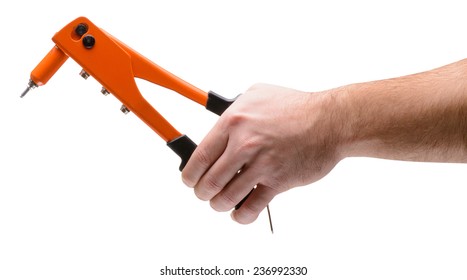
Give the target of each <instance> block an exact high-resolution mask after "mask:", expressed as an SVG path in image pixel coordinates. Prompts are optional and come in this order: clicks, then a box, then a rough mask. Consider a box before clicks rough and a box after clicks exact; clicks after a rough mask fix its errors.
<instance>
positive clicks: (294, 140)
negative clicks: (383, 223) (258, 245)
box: [182, 84, 342, 224]
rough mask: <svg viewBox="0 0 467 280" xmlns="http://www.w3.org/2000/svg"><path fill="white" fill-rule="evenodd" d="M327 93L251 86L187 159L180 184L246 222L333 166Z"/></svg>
mask: <svg viewBox="0 0 467 280" xmlns="http://www.w3.org/2000/svg"><path fill="white" fill-rule="evenodd" d="M332 95H333V94H332V93H329V92H328V93H326V94H325V93H306V92H301V91H297V90H292V89H288V88H283V87H277V86H271V85H262V84H258V85H255V86H253V87H251V88H250V89H249V90H248V91H247V92H245V93H244V94H242V95H241V96H240V97H239V98H238V99H237V101H236V102H235V103H234V104H233V105H232V106H231V107H230V108H229V109H228V110H227V111H226V112H225V113H224V114H223V115H222V116H221V118H220V119H219V121H218V122H217V124H216V125H215V126H214V128H213V129H212V130H211V131H210V132H209V134H208V135H207V136H206V137H205V139H204V140H203V141H202V142H201V143H200V145H199V146H198V148H197V149H196V150H195V152H194V153H193V155H192V156H191V159H190V161H189V162H188V164H187V165H186V166H185V168H184V170H183V173H182V178H183V181H184V182H185V184H187V185H188V186H190V187H194V191H195V194H196V195H197V196H198V197H199V198H200V199H202V200H210V202H211V206H212V208H214V209H215V210H217V211H229V210H231V209H233V208H234V207H235V205H236V204H238V203H239V202H240V201H241V200H242V199H243V198H244V197H245V196H247V195H248V193H249V192H250V191H251V190H252V189H253V188H254V187H255V186H257V187H256V189H255V190H254V191H253V192H252V194H251V195H250V196H249V197H248V199H247V200H246V201H245V202H244V204H243V205H242V207H241V208H240V209H238V210H236V211H234V212H232V218H233V219H234V220H236V221H237V222H239V223H243V224H247V223H251V222H253V221H254V220H256V218H257V217H258V215H259V213H260V212H261V211H262V210H263V209H264V208H265V207H266V205H267V204H268V203H269V202H270V201H271V200H272V199H273V198H274V196H275V195H277V194H278V193H281V192H283V191H286V190H288V189H290V188H292V187H295V186H300V185H305V184H309V183H311V182H314V181H317V180H319V179H320V178H322V177H323V176H325V175H326V174H327V173H328V172H329V171H330V170H331V169H332V168H333V167H334V166H335V165H336V163H337V162H338V161H339V160H340V159H341V156H340V155H339V152H338V147H339V144H340V135H339V134H340V130H341V127H340V125H339V123H341V122H342V121H341V120H339V119H338V114H337V112H335V111H333V110H336V108H334V107H333V106H332V105H333V104H334V103H335V102H330V99H332V98H333V96H332Z"/></svg>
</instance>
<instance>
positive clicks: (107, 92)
mask: <svg viewBox="0 0 467 280" xmlns="http://www.w3.org/2000/svg"><path fill="white" fill-rule="evenodd" d="M101 93H102V94H103V95H105V96H107V95H109V94H110V92H109V91H108V90H107V89H106V88H105V87H102V89H101Z"/></svg>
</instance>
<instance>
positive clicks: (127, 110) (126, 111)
mask: <svg viewBox="0 0 467 280" xmlns="http://www.w3.org/2000/svg"><path fill="white" fill-rule="evenodd" d="M120 111H122V112H123V113H124V114H125V115H126V114H128V113H130V109H128V108H127V107H126V106H125V105H122V107H120Z"/></svg>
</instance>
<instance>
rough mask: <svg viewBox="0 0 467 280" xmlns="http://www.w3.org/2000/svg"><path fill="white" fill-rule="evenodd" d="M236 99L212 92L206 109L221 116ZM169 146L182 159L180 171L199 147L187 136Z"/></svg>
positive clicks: (239, 205)
mask: <svg viewBox="0 0 467 280" xmlns="http://www.w3.org/2000/svg"><path fill="white" fill-rule="evenodd" d="M236 99H237V98H234V99H228V98H225V97H222V96H220V95H219V94H217V93H215V92H212V91H210V92H209V93H208V102H207V103H206V109H208V110H209V111H211V112H213V113H215V114H217V115H219V116H220V115H222V113H224V111H225V110H227V108H229V106H230V105H232V103H234V102H235V100H236ZM167 146H169V148H171V149H172V150H173V151H174V152H175V153H176V154H177V155H178V156H179V157H180V158H181V160H182V162H181V163H180V167H179V169H180V171H182V170H183V168H185V165H186V164H187V162H188V160H189V159H190V157H191V155H192V154H193V152H194V151H195V149H196V147H197V145H196V143H195V142H193V140H191V139H190V138H189V137H188V136H186V135H182V136H180V137H178V138H175V139H174V140H172V141H169V142H167ZM251 192H253V190H251V191H250V193H248V195H247V196H245V197H244V198H243V199H242V201H240V202H239V203H238V204H237V205H236V206H235V210H237V209H239V208H240V207H241V206H242V204H243V203H244V202H245V200H246V199H247V198H248V197H249V196H250V194H251Z"/></svg>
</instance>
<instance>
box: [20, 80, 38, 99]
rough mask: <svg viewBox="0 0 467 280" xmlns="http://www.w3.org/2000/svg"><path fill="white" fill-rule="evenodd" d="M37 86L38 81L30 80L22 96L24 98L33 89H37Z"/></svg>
mask: <svg viewBox="0 0 467 280" xmlns="http://www.w3.org/2000/svg"><path fill="white" fill-rule="evenodd" d="M36 87H37V85H36V83H34V82H33V80H29V83H28V87H27V88H26V89H25V90H24V91H23V93H22V94H21V95H20V97H21V98H23V97H24V96H25V95H26V94H27V93H28V92H29V91H30V90H31V89H35V88H36Z"/></svg>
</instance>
